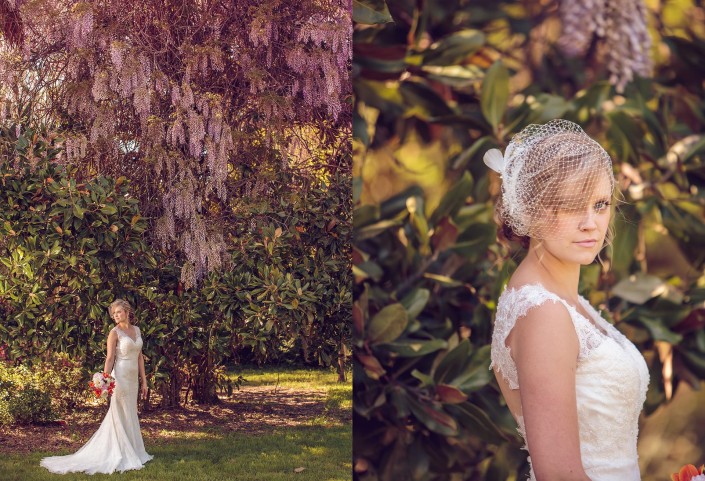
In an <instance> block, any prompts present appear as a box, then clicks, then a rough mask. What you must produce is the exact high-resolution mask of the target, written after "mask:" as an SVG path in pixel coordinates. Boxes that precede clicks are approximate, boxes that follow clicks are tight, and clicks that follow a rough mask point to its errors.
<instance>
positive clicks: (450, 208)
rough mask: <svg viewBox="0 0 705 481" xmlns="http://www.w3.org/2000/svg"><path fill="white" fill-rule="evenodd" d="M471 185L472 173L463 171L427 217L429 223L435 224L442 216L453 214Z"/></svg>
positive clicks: (470, 188)
mask: <svg viewBox="0 0 705 481" xmlns="http://www.w3.org/2000/svg"><path fill="white" fill-rule="evenodd" d="M472 186H473V180H472V175H470V172H468V171H465V172H463V176H462V177H461V178H460V180H458V181H457V182H456V183H455V184H453V187H451V188H450V190H448V192H447V193H446V195H444V196H443V199H441V202H440V204H438V207H436V210H434V211H433V214H431V217H429V219H428V221H429V223H430V224H431V225H434V226H435V225H436V224H437V223H438V222H439V221H440V220H441V219H442V218H443V217H446V216H453V215H454V214H455V213H456V212H457V211H458V209H460V207H461V206H463V205H464V204H465V199H467V198H468V197H469V196H470V195H471V194H472Z"/></svg>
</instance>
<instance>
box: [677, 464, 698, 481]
mask: <svg viewBox="0 0 705 481" xmlns="http://www.w3.org/2000/svg"><path fill="white" fill-rule="evenodd" d="M699 474H705V464H703V465H700V468H696V467H695V466H693V465H692V464H686V465H685V466H683V467H682V468H681V469H680V471H678V472H677V473H673V474H672V475H671V481H690V479H691V478H693V477H694V476H697V475H699Z"/></svg>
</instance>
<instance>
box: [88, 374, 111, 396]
mask: <svg viewBox="0 0 705 481" xmlns="http://www.w3.org/2000/svg"><path fill="white" fill-rule="evenodd" d="M88 385H89V386H90V387H91V389H93V392H94V393H95V397H96V398H100V399H105V398H107V397H110V396H112V395H113V390H115V378H114V377H112V376H111V375H110V374H108V373H107V372H97V373H95V374H93V380H92V381H91V382H89V383H88Z"/></svg>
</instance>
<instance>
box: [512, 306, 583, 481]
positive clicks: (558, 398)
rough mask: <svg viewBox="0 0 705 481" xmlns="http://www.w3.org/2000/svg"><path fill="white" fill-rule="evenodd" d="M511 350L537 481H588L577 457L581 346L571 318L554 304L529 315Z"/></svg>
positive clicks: (514, 333)
mask: <svg viewBox="0 0 705 481" xmlns="http://www.w3.org/2000/svg"><path fill="white" fill-rule="evenodd" d="M510 346H511V348H512V357H514V361H515V363H516V366H517V373H518V376H519V389H520V395H521V406H522V415H523V417H524V423H525V427H526V435H527V439H526V441H527V445H528V447H529V454H530V455H531V461H532V466H533V468H534V472H535V473H536V479H537V480H540V481H563V480H571V481H576V480H577V481H590V478H588V476H587V474H585V471H584V470H583V464H582V460H581V457H580V436H579V431H578V409H577V401H576V396H575V371H576V366H577V358H578V353H579V349H580V347H579V343H578V337H577V334H576V333H575V328H574V326H573V322H572V320H571V318H570V314H569V313H568V311H567V310H566V308H565V307H564V306H563V305H562V304H558V303H554V302H547V303H545V304H543V305H541V306H539V307H537V308H534V309H532V310H530V311H529V312H528V313H527V315H526V316H525V317H524V318H522V319H520V320H519V321H518V322H517V323H516V325H515V327H514V329H513V331H512V333H511V338H510Z"/></svg>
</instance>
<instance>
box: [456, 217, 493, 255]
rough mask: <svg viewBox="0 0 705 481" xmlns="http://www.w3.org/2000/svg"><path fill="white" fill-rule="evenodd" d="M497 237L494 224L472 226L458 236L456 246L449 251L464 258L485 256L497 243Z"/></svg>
mask: <svg viewBox="0 0 705 481" xmlns="http://www.w3.org/2000/svg"><path fill="white" fill-rule="evenodd" d="M496 236H497V228H496V226H495V225H494V224H486V223H482V224H472V225H471V226H470V227H468V228H467V229H465V230H464V231H463V232H461V233H460V234H459V235H458V239H457V241H456V243H455V245H453V246H451V247H450V248H449V250H451V251H453V252H456V253H457V254H459V255H461V256H463V257H468V258H474V257H476V256H478V255H480V254H484V253H485V252H486V251H487V248H488V247H489V246H490V245H492V244H493V243H494V242H495V239H496Z"/></svg>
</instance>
